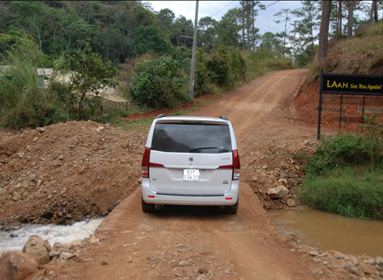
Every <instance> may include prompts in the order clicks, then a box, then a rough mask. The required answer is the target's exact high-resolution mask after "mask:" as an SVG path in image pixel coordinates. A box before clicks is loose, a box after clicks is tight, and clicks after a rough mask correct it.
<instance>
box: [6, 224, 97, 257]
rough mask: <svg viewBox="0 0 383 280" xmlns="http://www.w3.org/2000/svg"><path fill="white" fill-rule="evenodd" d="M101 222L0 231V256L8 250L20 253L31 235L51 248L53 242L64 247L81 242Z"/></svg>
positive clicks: (24, 226)
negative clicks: (76, 241)
mask: <svg viewBox="0 0 383 280" xmlns="http://www.w3.org/2000/svg"><path fill="white" fill-rule="evenodd" d="M102 221H103V218H98V219H92V220H89V221H83V222H78V223H75V224H73V225H71V226H62V225H54V224H49V225H30V224H23V225H22V227H21V228H20V229H18V230H12V231H0V255H1V254H2V253H3V252H5V251H8V250H18V251H21V250H22V248H23V246H24V244H25V243H26V242H27V240H28V238H29V236H31V235H38V236H40V237H41V238H42V239H44V240H48V241H49V243H50V244H51V246H53V244H54V243H55V242H60V243H62V244H64V245H65V244H69V243H71V242H72V241H74V240H78V239H81V240H82V239H85V238H87V237H89V236H90V235H92V234H93V233H94V232H95V231H96V229H97V227H98V226H99V225H100V224H101V222H102Z"/></svg>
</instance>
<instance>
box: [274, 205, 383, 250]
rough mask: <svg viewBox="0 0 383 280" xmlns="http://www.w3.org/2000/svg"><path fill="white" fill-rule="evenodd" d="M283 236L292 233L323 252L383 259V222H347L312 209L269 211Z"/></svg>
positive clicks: (341, 218) (342, 218)
mask: <svg viewBox="0 0 383 280" xmlns="http://www.w3.org/2000/svg"><path fill="white" fill-rule="evenodd" d="M268 214H269V217H270V219H271V221H272V223H273V225H274V227H275V228H276V230H277V231H280V232H293V233H295V234H296V235H297V237H298V239H299V240H300V241H301V243H300V244H305V245H308V246H312V247H316V248H319V249H321V250H323V251H327V250H336V251H339V252H341V253H344V254H351V255H368V256H371V257H377V256H383V222H381V221H371V220H361V219H353V218H347V217H343V216H340V215H336V214H330V213H326V212H321V211H316V210H312V209H298V210H281V211H269V212H268Z"/></svg>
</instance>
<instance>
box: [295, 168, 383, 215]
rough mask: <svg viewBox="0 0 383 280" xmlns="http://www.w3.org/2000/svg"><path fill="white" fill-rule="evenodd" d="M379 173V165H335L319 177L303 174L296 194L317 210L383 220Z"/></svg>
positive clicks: (380, 175) (381, 183) (382, 189)
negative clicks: (359, 166)
mask: <svg viewBox="0 0 383 280" xmlns="http://www.w3.org/2000/svg"><path fill="white" fill-rule="evenodd" d="M382 174H383V169H381V168H378V169H375V170H363V169H362V170H361V169H360V168H355V167H354V168H351V167H347V168H342V169H341V168H336V169H334V170H332V171H329V172H327V173H326V174H325V175H322V176H319V177H313V176H311V177H307V178H306V179H305V180H304V183H303V187H302V188H301V190H300V192H299V197H298V198H299V201H301V202H302V203H304V204H306V205H309V206H310V207H312V208H314V209H317V210H322V211H326V212H330V213H337V214H340V215H344V216H348V217H359V218H371V219H376V220H383V175H382Z"/></svg>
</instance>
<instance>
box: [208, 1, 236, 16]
mask: <svg viewBox="0 0 383 280" xmlns="http://www.w3.org/2000/svg"><path fill="white" fill-rule="evenodd" d="M232 2H233V1H231V2H229V4H227V5H226V6H225V7H223V8H222V9H220V10H219V11H217V12H215V13H214V14H212V15H211V17H214V16H215V15H216V14H218V13H219V12H220V11H222V10H223V9H225V8H226V7H227V6H229V5H231V4H232Z"/></svg>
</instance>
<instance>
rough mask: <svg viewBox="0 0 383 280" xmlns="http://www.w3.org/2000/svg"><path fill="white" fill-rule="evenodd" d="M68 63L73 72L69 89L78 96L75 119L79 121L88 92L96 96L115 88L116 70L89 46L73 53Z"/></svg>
mask: <svg viewBox="0 0 383 280" xmlns="http://www.w3.org/2000/svg"><path fill="white" fill-rule="evenodd" d="M69 62H70V64H69V69H70V70H72V71H74V72H73V75H72V76H71V78H70V86H71V89H72V91H74V92H77V93H78V94H80V101H79V104H78V111H77V118H78V119H81V115H82V113H83V103H84V100H85V97H86V93H87V92H89V91H90V92H94V93H95V94H96V95H98V94H99V91H100V90H101V89H103V88H105V87H108V86H110V87H112V86H115V85H116V84H117V81H116V72H117V70H116V68H115V67H114V66H113V65H112V63H111V62H107V63H104V62H103V61H102V59H101V56H100V55H99V54H96V53H93V52H92V51H91V48H90V47H89V46H87V47H86V48H85V49H84V50H81V49H79V50H77V51H75V52H74V54H73V55H72V56H70V58H69Z"/></svg>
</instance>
